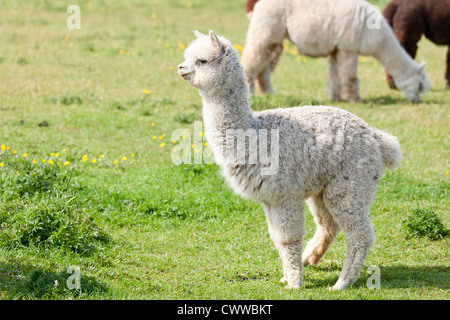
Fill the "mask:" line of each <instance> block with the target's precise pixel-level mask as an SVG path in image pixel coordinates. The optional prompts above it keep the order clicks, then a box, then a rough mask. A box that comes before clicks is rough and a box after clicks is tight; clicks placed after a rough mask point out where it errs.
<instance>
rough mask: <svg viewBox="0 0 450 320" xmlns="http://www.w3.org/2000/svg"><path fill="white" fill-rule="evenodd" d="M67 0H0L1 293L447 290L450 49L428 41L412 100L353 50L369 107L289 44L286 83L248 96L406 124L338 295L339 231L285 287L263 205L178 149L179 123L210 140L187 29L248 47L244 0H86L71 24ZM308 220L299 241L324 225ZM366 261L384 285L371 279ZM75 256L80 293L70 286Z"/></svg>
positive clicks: (412, 293)
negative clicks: (354, 264)
mask: <svg viewBox="0 0 450 320" xmlns="http://www.w3.org/2000/svg"><path fill="white" fill-rule="evenodd" d="M372 3H375V4H377V5H379V6H380V7H381V8H383V6H384V5H385V3H386V1H378V2H377V1H374V2H372ZM70 4H72V3H68V2H66V1H50V0H41V1H31V0H28V1H20V2H19V1H13V0H11V1H9V0H0V5H1V7H2V10H1V11H0V43H1V50H0V146H1V149H0V184H1V189H0V299H449V298H450V270H449V267H450V254H449V253H450V252H449V245H448V241H449V240H448V236H447V237H446V236H445V229H448V228H449V226H450V213H449V212H450V211H449V205H450V199H449V195H448V192H449V185H450V182H449V179H450V175H449V170H450V164H449V160H450V152H449V151H450V145H449V140H448V138H449V123H450V108H449V101H450V91H448V90H447V91H446V90H445V81H444V71H445V54H446V50H447V49H446V48H445V47H438V46H436V45H434V44H433V43H431V42H429V41H428V40H426V39H422V40H421V41H420V43H419V51H418V57H417V60H418V61H422V60H423V61H426V62H427V66H426V70H427V74H428V77H429V78H430V82H431V90H430V92H429V93H428V94H427V95H425V96H424V97H423V98H422V101H421V103H420V104H417V105H411V104H409V103H408V102H407V100H406V98H405V97H404V96H403V94H402V93H401V92H399V91H393V90H390V89H389V88H388V87H387V85H386V83H385V81H384V70H383V68H382V67H381V65H380V64H379V63H378V61H376V60H375V59H373V58H371V57H361V59H360V62H359V67H358V75H359V79H360V94H361V97H362V98H363V103H360V104H354V105H350V104H348V103H346V102H339V103H332V102H331V101H329V100H328V97H327V95H326V93H325V84H326V65H327V60H326V59H312V58H309V57H302V56H299V55H298V54H296V53H295V52H294V47H293V45H292V44H289V43H287V42H286V46H288V49H289V50H285V52H284V53H283V55H282V57H281V60H280V63H279V66H278V68H277V70H276V72H275V74H274V79H273V85H274V89H275V91H276V94H275V95H273V96H256V97H252V99H251V102H252V106H253V108H254V109H255V110H256V109H258V110H261V109H267V108H271V107H291V106H296V105H307V104H325V105H333V106H337V107H341V108H344V109H346V110H348V111H350V112H352V113H354V114H356V115H358V116H360V117H362V118H363V119H364V120H366V122H367V123H369V124H370V125H371V126H374V127H377V128H379V129H382V130H386V131H388V132H391V133H392V134H394V135H396V136H397V137H398V138H399V140H400V143H401V145H402V152H403V162H402V166H401V167H400V169H398V170H397V171H395V172H390V171H387V172H386V174H385V175H384V177H383V178H382V180H381V183H380V185H379V189H378V192H377V195H376V198H375V201H374V202H373V205H372V211H371V220H372V223H373V225H374V228H375V237H376V238H375V243H374V245H373V246H372V249H371V251H370V253H369V256H368V258H367V260H366V263H365V268H364V269H363V272H362V274H361V276H360V278H359V280H358V282H357V283H356V284H355V285H354V286H352V287H350V288H349V289H347V290H345V291H342V292H330V291H328V287H330V286H332V285H333V284H334V283H335V282H336V280H337V278H338V275H339V272H340V269H341V267H342V264H343V261H344V256H345V248H346V239H345V236H344V235H343V234H342V233H341V234H340V235H339V236H338V238H337V240H336V241H335V243H333V245H332V246H331V248H330V249H329V251H328V252H327V253H326V254H325V256H324V257H323V260H322V261H321V263H320V264H319V265H318V266H316V267H307V268H305V270H304V276H303V282H304V285H303V287H302V288H301V289H300V290H296V291H291V290H285V289H284V285H283V284H280V283H278V280H279V279H280V278H281V276H282V269H281V260H280V259H279V257H278V253H277V252H276V250H275V247H274V246H273V244H272V242H271V240H270V238H269V234H268V231H267V225H266V222H265V217H264V212H263V210H262V207H261V205H260V204H258V203H254V202H251V201H248V200H244V199H242V198H240V197H239V196H237V195H235V194H234V193H233V192H232V191H231V190H230V188H229V187H228V186H227V185H226V184H225V182H224V180H223V178H222V177H221V175H220V172H219V168H218V167H217V166H216V165H214V164H185V165H175V164H174V163H173V162H172V160H171V152H172V150H173V148H174V146H175V145H177V144H178V143H179V142H178V141H175V143H174V142H173V141H172V139H173V138H172V133H173V132H174V131H175V130H176V129H182V131H185V132H186V133H185V136H186V139H189V138H190V139H191V141H192V143H193V144H196V145H195V146H194V147H193V148H192V154H193V155H194V154H195V153H196V152H201V150H203V149H205V146H204V141H202V140H201V136H200V134H199V132H198V131H194V122H195V121H201V107H202V106H201V99H200V96H199V94H198V92H197V90H196V89H194V88H193V87H191V86H189V85H188V84H187V83H186V82H185V81H184V80H183V79H181V78H180V77H179V76H178V74H177V72H176V71H177V65H178V64H179V63H180V62H182V61H183V50H184V48H185V47H186V45H188V44H189V42H190V41H192V40H193V38H194V35H193V34H192V30H195V29H198V30H199V31H201V32H204V33H205V32H207V31H208V30H209V29H212V30H214V31H215V32H216V33H218V34H221V35H224V36H225V37H227V38H229V39H230V40H231V41H232V42H233V44H235V46H236V47H237V48H240V46H243V45H244V41H245V34H246V30H247V26H248V20H247V18H246V15H245V11H244V4H245V1H244V0H228V1H220V0H214V1H211V0H167V1H163V0H148V1H144V0H129V1H111V0H98V1H79V3H78V4H79V5H80V8H81V29H79V30H68V28H67V26H66V19H67V18H68V17H69V16H70V14H68V13H67V12H66V9H67V6H68V5H70ZM194 139H195V140H194ZM176 140H178V137H176ZM420 214H422V216H420ZM305 216H306V238H305V242H306V241H307V240H309V239H310V238H311V237H312V235H313V233H314V230H315V226H314V222H313V220H312V216H311V215H310V214H309V212H308V211H306V212H305ZM407 218H408V219H407ZM414 219H416V220H414ZM420 219H422V220H420ZM442 224H443V225H442ZM408 226H409V229H408ZM421 230H422V231H421ZM447 234H448V232H447ZM420 235H424V236H420ZM371 265H373V266H377V267H379V268H380V274H381V278H380V279H381V288H380V289H369V288H368V287H367V285H366V282H367V280H368V278H369V273H368V272H367V268H368V266H371ZM69 266H78V267H79V269H80V273H81V282H80V285H81V288H80V289H70V288H69V287H68V285H67V281H68V280H69V282H70V281H71V279H73V278H69V277H71V275H70V274H68V273H67V272H66V271H67V268H68V267H69ZM74 275H75V274H74ZM70 283H72V282H70Z"/></svg>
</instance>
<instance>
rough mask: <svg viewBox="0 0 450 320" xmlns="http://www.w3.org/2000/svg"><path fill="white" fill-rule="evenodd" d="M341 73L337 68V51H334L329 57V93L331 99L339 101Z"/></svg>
mask: <svg viewBox="0 0 450 320" xmlns="http://www.w3.org/2000/svg"><path fill="white" fill-rule="evenodd" d="M340 91H341V88H340V85H339V75H338V68H337V51H335V52H333V53H332V54H331V55H330V58H329V59H328V81H327V93H328V97H329V98H330V100H331V101H339V100H341V97H340Z"/></svg>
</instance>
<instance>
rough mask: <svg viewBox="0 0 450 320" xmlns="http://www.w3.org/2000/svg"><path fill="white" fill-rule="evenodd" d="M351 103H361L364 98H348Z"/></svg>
mask: <svg viewBox="0 0 450 320" xmlns="http://www.w3.org/2000/svg"><path fill="white" fill-rule="evenodd" d="M348 101H349V102H350V103H361V102H362V99H361V98H360V97H355V98H350V99H349V100H348Z"/></svg>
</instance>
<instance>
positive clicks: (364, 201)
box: [324, 170, 377, 290]
mask: <svg viewBox="0 0 450 320" xmlns="http://www.w3.org/2000/svg"><path fill="white" fill-rule="evenodd" d="M369 171H370V170H369ZM342 177H343V178H341V179H339V180H338V181H335V182H334V183H333V184H331V185H329V186H327V188H326V189H325V193H324V203H325V205H326V207H327V208H328V209H329V211H330V213H331V214H332V216H333V218H334V220H335V221H336V222H337V224H338V225H339V227H340V228H341V229H342V230H343V231H344V233H345V234H346V237H347V253H346V256H345V261H344V266H343V267H342V271H341V273H340V276H339V279H338V281H337V282H336V284H335V285H334V286H333V288H332V289H333V290H343V289H345V288H347V287H348V286H350V285H352V284H353V283H355V282H356V280H358V277H359V274H360V273H361V269H362V268H363V266H364V261H365V260H366V257H367V255H368V253H369V250H370V247H371V246H372V244H373V241H374V231H373V227H372V224H371V222H370V219H369V211H370V203H371V202H372V199H373V196H374V194H375V191H376V187H377V186H376V184H374V183H373V181H374V180H373V179H371V178H369V177H365V175H364V174H361V175H353V178H352V175H351V174H349V175H347V176H342ZM358 180H359V181H362V182H363V183H362V184H360V185H359V186H355V185H354V184H355V183H356V182H357V181H358Z"/></svg>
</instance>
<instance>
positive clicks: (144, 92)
mask: <svg viewBox="0 0 450 320" xmlns="http://www.w3.org/2000/svg"><path fill="white" fill-rule="evenodd" d="M142 93H143V94H149V93H150V90H148V89H142Z"/></svg>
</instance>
